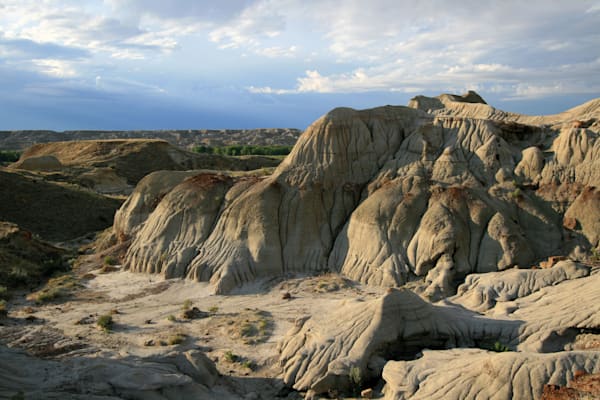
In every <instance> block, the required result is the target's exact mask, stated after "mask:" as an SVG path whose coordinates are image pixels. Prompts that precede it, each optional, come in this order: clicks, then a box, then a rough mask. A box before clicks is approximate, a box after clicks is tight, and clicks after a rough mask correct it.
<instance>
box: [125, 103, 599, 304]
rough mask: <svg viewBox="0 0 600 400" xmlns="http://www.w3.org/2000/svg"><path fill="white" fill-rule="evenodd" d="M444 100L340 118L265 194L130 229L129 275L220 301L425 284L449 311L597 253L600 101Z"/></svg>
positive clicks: (214, 182)
mask: <svg viewBox="0 0 600 400" xmlns="http://www.w3.org/2000/svg"><path fill="white" fill-rule="evenodd" d="M437 100H438V101H439V102H441V104H442V107H441V108H437V109H435V110H429V111H430V112H426V111H424V110H423V109H419V108H420V107H417V108H409V107H393V106H386V107H381V108H376V109H371V110H363V111H356V110H353V109H348V108H340V109H335V110H333V111H331V112H330V113H328V114H326V115H325V116H323V117H321V118H320V119H319V120H317V121H316V122H315V123H313V124H312V125H311V126H310V127H309V128H308V129H307V130H306V132H304V134H303V135H302V136H301V138H300V139H299V141H298V142H297V144H296V146H295V147H294V149H293V151H292V153H291V154H290V155H289V156H288V157H287V158H286V159H285V160H284V161H283V162H282V163H281V165H280V166H279V167H278V168H277V169H276V170H275V172H274V173H273V174H272V175H271V176H269V177H267V178H255V179H249V178H243V179H238V178H231V177H225V176H219V175H213V176H212V177H210V176H208V175H203V177H198V178H188V181H184V182H183V183H181V184H179V185H177V186H175V187H173V189H172V192H171V193H169V194H166V195H165V196H164V197H163V198H162V200H161V201H160V203H159V204H158V205H157V206H156V207H155V208H154V210H153V211H152V212H151V213H150V214H149V216H148V218H147V219H145V222H143V224H144V225H143V226H141V227H140V228H139V229H136V232H135V234H134V238H133V241H132V243H133V244H132V246H131V247H130V249H129V252H128V255H127V257H126V266H127V267H128V268H129V269H132V270H136V271H145V272H153V273H163V274H166V275H167V276H169V277H175V276H179V277H189V278H193V279H199V280H206V281H208V280H210V281H211V282H213V283H214V285H215V288H216V291H217V292H221V293H222V292H227V291H229V290H231V289H232V288H233V287H235V286H237V285H240V284H242V283H244V282H248V281H251V280H254V279H257V278H261V277H271V276H274V275H276V276H277V275H284V274H286V273H290V272H302V273H314V272H320V271H326V270H329V271H339V272H341V273H342V274H344V275H346V276H348V277H349V278H351V279H355V280H358V281H361V282H365V283H368V284H375V285H385V286H396V285H402V284H403V283H405V282H406V281H408V280H412V279H417V278H418V279H424V281H425V282H426V285H425V288H424V291H425V294H426V295H428V296H430V297H432V298H440V297H444V296H448V295H451V294H452V293H454V291H455V289H456V286H457V285H458V284H459V283H461V282H462V281H463V280H464V278H465V277H466V276H467V275H468V274H471V273H477V272H479V273H481V272H488V271H497V270H505V269H508V268H512V267H515V266H518V267H529V266H531V265H532V264H534V263H536V262H537V261H539V260H542V259H545V258H547V257H548V256H553V255H558V254H563V255H566V254H572V255H574V256H576V257H585V255H586V254H588V255H589V252H590V250H591V249H593V248H597V247H598V245H599V243H598V240H599V239H598V233H597V232H598V230H597V229H595V228H596V227H597V225H598V223H599V222H598V218H597V214H598V210H599V209H600V198H599V197H598V196H597V191H598V189H596V187H598V186H600V141H598V140H597V138H598V134H599V132H600V123H599V122H598V118H600V100H594V101H591V102H589V103H586V104H585V105H582V106H579V107H577V108H574V109H572V110H569V111H567V112H565V113H562V114H557V115H554V116H546V117H527V116H521V115H517V114H510V113H505V112H502V111H500V110H496V109H494V108H493V107H491V106H489V105H487V104H485V102H483V101H482V100H481V101H480V100H479V99H477V98H476V97H475V94H467V95H465V96H464V97H463V98H457V97H453V96H441V97H440V98H438V99H437ZM194 182H196V183H194ZM198 183H201V184H198ZM138 192H139V193H138V195H141V196H145V195H144V194H143V192H144V189H140V190H139V191H138ZM140 193H142V194H140ZM181 199H186V200H185V201H183V200H181ZM121 215H122V216H126V215H127V213H121ZM565 215H566V216H567V217H568V219H567V220H565V219H564V217H565ZM565 221H567V222H568V223H565ZM132 225H134V224H131V223H129V222H127V218H126V217H124V219H123V218H121V219H120V220H119V221H118V222H117V223H116V225H115V227H116V232H115V233H116V234H117V236H118V235H120V234H127V233H129V232H130V231H131V226H132ZM124 226H129V228H122V227H124Z"/></svg>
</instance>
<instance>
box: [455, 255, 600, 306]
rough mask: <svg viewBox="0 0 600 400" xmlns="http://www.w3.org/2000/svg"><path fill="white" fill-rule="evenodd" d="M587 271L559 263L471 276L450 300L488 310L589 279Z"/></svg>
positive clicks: (570, 263)
mask: <svg viewBox="0 0 600 400" xmlns="http://www.w3.org/2000/svg"><path fill="white" fill-rule="evenodd" d="M589 273H590V268H589V267H587V266H585V265H581V264H579V263H575V262H573V261H570V260H567V261H560V262H558V263H557V264H556V265H555V266H553V267H552V268H547V269H535V270H533V269H511V270H507V271H502V272H497V273H493V272H491V273H487V274H471V275H469V276H467V277H466V278H465V283H463V284H462V285H460V286H459V287H458V291H457V294H456V296H454V297H451V298H450V299H449V301H451V302H453V303H455V304H461V305H464V306H465V307H467V308H468V309H470V310H476V311H481V312H482V311H487V310H489V309H491V308H493V307H495V306H496V303H498V302H508V301H513V300H516V299H519V298H523V297H525V296H529V295H530V294H532V293H534V292H537V291H538V290H541V289H542V288H544V287H546V286H554V285H557V284H559V283H561V282H563V281H566V280H570V279H577V278H582V277H585V276H588V275H589Z"/></svg>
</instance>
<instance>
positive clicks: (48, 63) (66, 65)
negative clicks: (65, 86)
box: [32, 58, 77, 78]
mask: <svg viewBox="0 0 600 400" xmlns="http://www.w3.org/2000/svg"><path fill="white" fill-rule="evenodd" d="M32 62H33V65H34V66H35V68H36V69H37V70H38V71H40V72H41V73H43V74H46V75H49V76H54V77H58V78H72V77H74V76H77V71H76V70H75V68H74V67H73V65H72V63H70V62H68V61H65V60H53V59H48V58H46V59H34V60H32Z"/></svg>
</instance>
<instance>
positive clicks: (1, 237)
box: [0, 221, 67, 288]
mask: <svg viewBox="0 0 600 400" xmlns="http://www.w3.org/2000/svg"><path fill="white" fill-rule="evenodd" d="M64 255H65V251H64V250H61V249H58V248H56V247H54V246H51V245H50V244H47V243H44V242H42V241H40V240H38V239H36V238H35V237H33V235H32V234H31V232H29V231H26V230H23V229H20V228H19V227H18V226H17V225H15V224H11V223H8V222H2V221H0V285H1V286H6V287H9V288H15V287H19V286H24V285H32V284H33V285H36V284H39V283H40V282H41V281H42V279H43V278H46V277H48V276H50V275H51V274H52V273H54V272H56V271H60V270H65V269H66V267H67V266H66V263H65V261H64V260H63V256H64Z"/></svg>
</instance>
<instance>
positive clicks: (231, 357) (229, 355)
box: [223, 350, 240, 363]
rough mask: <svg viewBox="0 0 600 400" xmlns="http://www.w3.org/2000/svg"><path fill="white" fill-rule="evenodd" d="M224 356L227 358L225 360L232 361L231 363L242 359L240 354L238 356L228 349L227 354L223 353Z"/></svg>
mask: <svg viewBox="0 0 600 400" xmlns="http://www.w3.org/2000/svg"><path fill="white" fill-rule="evenodd" d="M223 357H224V358H225V361H227V362H230V363H234V362H237V361H239V360H240V356H238V355H237V354H235V353H234V352H232V351H231V350H227V351H226V352H225V354H224V355H223Z"/></svg>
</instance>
